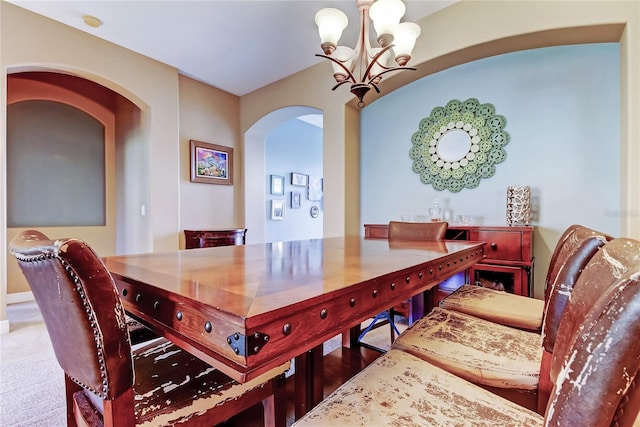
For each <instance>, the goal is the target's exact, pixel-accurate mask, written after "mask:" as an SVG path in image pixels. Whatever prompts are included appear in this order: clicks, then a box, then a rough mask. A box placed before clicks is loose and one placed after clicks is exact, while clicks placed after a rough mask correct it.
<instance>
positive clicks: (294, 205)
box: [291, 191, 301, 209]
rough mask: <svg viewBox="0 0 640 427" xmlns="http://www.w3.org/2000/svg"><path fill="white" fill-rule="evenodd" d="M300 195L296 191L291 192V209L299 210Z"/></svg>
mask: <svg viewBox="0 0 640 427" xmlns="http://www.w3.org/2000/svg"><path fill="white" fill-rule="evenodd" d="M300 198H301V194H300V193H299V192H297V191H292V192H291V209H300Z"/></svg>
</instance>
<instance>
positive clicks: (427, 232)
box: [358, 221, 449, 350]
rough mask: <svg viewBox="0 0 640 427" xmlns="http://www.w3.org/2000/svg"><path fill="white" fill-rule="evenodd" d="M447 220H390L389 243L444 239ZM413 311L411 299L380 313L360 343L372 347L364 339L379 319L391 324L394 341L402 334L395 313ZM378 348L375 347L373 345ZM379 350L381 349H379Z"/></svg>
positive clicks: (361, 334) (359, 339)
mask: <svg viewBox="0 0 640 427" xmlns="http://www.w3.org/2000/svg"><path fill="white" fill-rule="evenodd" d="M448 226H449V224H448V223H447V222H443V221H438V222H401V221H390V222H389V245H394V244H397V243H401V242H416V241H438V240H442V239H444V236H445V233H446V232H447V227H448ZM410 311H411V300H408V301H406V302H403V303H401V304H399V305H397V306H395V307H391V308H390V309H389V310H385V311H383V312H381V313H378V314H377V315H376V316H375V317H374V318H373V320H372V321H371V323H369V325H368V326H367V327H366V328H365V329H364V330H363V331H362V332H361V333H360V335H359V337H358V342H359V343H360V345H363V344H364V345H365V346H367V347H371V346H369V345H367V344H366V343H363V342H362V339H363V338H364V337H365V335H366V334H367V333H369V332H370V331H371V330H372V329H373V328H374V327H375V325H376V324H377V323H378V322H379V321H386V322H388V323H389V325H390V329H391V342H392V343H393V341H394V339H395V337H396V334H397V335H400V331H399V330H398V327H397V326H396V323H395V314H400V315H402V316H404V317H407V318H408V317H409V314H410ZM373 348H374V349H376V348H375V347H373ZM377 350H379V349H377Z"/></svg>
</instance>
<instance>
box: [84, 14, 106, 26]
mask: <svg viewBox="0 0 640 427" xmlns="http://www.w3.org/2000/svg"><path fill="white" fill-rule="evenodd" d="M82 20H83V21H84V23H85V24H87V25H88V26H90V27H91V28H98V27H100V26H101V25H102V21H101V20H100V19H98V18H96V17H95V16H92V15H82Z"/></svg>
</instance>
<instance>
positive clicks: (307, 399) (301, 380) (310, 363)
mask: <svg viewBox="0 0 640 427" xmlns="http://www.w3.org/2000/svg"><path fill="white" fill-rule="evenodd" d="M323 357H324V355H323V351H322V344H320V345H319V346H316V347H314V348H313V349H311V350H309V351H307V352H305V353H303V354H301V355H300V356H297V357H296V373H295V375H294V379H295V381H294V383H295V411H296V420H297V419H300V418H301V417H302V416H303V415H304V414H306V413H307V412H309V411H310V410H311V409H312V408H313V407H314V406H316V405H317V404H318V403H320V402H321V401H322V399H323V398H324V365H323Z"/></svg>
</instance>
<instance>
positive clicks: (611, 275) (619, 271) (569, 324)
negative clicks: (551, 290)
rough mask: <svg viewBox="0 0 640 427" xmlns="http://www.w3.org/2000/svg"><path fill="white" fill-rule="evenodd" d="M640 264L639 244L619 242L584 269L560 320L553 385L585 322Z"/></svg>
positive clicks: (605, 247)
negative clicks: (609, 291)
mask: <svg viewBox="0 0 640 427" xmlns="http://www.w3.org/2000/svg"><path fill="white" fill-rule="evenodd" d="M638 263H640V242H639V241H637V240H633V239H626V238H618V239H613V240H612V241H610V242H609V243H607V244H605V245H604V246H603V247H602V248H601V249H600V250H599V251H598V252H597V253H596V254H595V255H594V256H593V258H591V260H590V261H589V262H588V263H587V265H586V266H585V268H584V270H583V272H582V274H580V276H579V278H578V281H577V282H576V284H575V286H574V287H573V291H572V292H571V298H570V299H569V300H568V302H567V305H566V307H565V309H564V313H563V314H562V318H561V319H560V324H559V326H558V333H557V337H556V342H555V346H554V351H553V353H554V357H553V361H552V364H551V381H552V382H555V381H556V379H557V378H558V376H559V375H560V372H561V370H562V365H563V363H564V360H563V357H565V356H567V355H568V350H569V349H570V348H571V347H572V345H573V340H574V339H575V335H576V334H579V329H580V328H582V327H584V323H583V320H584V319H585V317H586V316H587V314H588V313H589V310H590V309H591V308H592V307H594V305H595V304H596V302H597V301H598V299H599V298H600V297H601V296H602V295H603V294H605V293H606V292H608V290H609V288H611V287H612V286H614V285H615V283H616V282H617V280H618V279H619V278H620V277H622V276H623V275H624V274H625V273H626V272H627V271H628V270H630V269H631V268H635V266H636V265H637V264H638Z"/></svg>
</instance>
